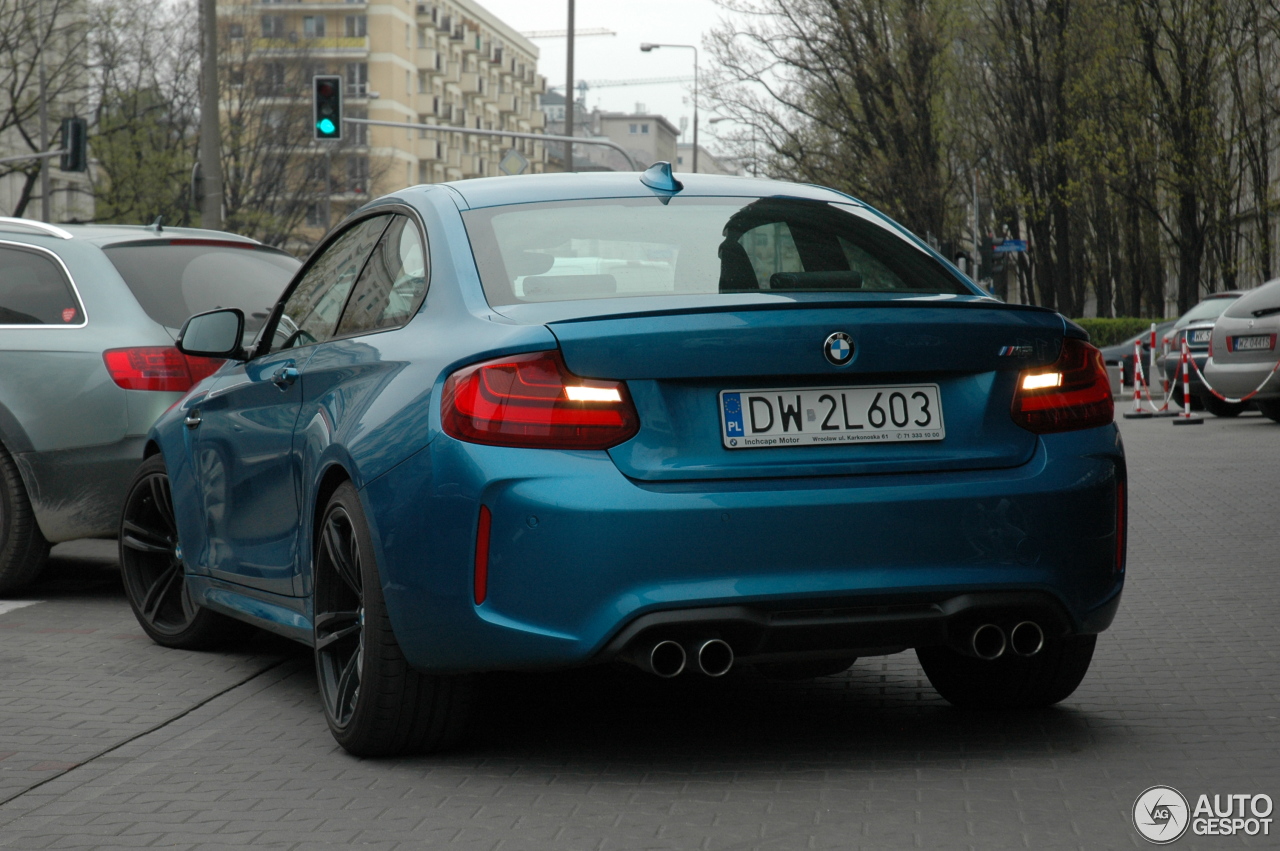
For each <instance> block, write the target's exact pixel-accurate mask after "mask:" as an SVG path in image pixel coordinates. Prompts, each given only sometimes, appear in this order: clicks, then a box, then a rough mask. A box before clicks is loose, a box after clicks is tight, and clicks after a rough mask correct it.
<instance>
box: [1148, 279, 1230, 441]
mask: <svg viewBox="0 0 1280 851" xmlns="http://www.w3.org/2000/svg"><path fill="white" fill-rule="evenodd" d="M1242 295H1244V292H1243V291H1241V290H1228V291H1227V292H1222V293H1210V294H1209V295H1207V296H1205V297H1204V298H1203V299H1202V300H1201V301H1200V302H1199V303H1198V304H1196V305H1195V306H1194V307H1192V308H1191V309H1190V310H1188V311H1187V312H1186V313H1184V314H1182V315H1181V316H1179V317H1178V321H1177V322H1175V323H1173V328H1172V329H1171V330H1170V331H1169V351H1168V352H1167V353H1166V354H1165V356H1164V357H1163V358H1161V359H1160V361H1159V362H1158V365H1159V367H1160V370H1161V372H1162V373H1163V374H1164V377H1165V378H1166V379H1167V380H1168V381H1169V382H1170V386H1171V387H1172V389H1173V400H1174V401H1175V402H1177V403H1178V404H1179V405H1181V404H1182V403H1183V402H1182V373H1181V371H1180V370H1179V365H1180V364H1181V363H1182V340H1183V338H1184V337H1185V338H1186V340H1187V349H1188V351H1189V352H1190V353H1191V359H1192V360H1194V361H1195V363H1196V366H1198V367H1200V369H1204V365H1205V361H1207V360H1208V359H1209V337H1210V335H1211V334H1212V332H1213V323H1214V322H1216V321H1217V320H1218V317H1219V316H1221V315H1222V312H1223V311H1224V310H1226V309H1227V308H1228V307H1230V306H1231V304H1232V302H1234V301H1235V300H1236V299H1238V298H1240V296H1242ZM1187 384H1188V386H1189V387H1190V389H1191V405H1192V407H1195V408H1204V409H1205V410H1207V411H1208V412H1209V413H1211V414H1213V415H1214V416H1215V417H1234V416H1238V415H1239V414H1240V412H1241V411H1243V410H1244V409H1245V408H1246V407H1248V406H1247V405H1233V404H1231V403H1229V402H1223V401H1222V400H1220V399H1218V398H1217V397H1216V396H1214V395H1213V394H1212V393H1210V392H1209V391H1208V390H1205V388H1204V383H1203V382H1202V381H1201V380H1200V375H1199V373H1198V372H1197V371H1196V370H1194V369H1193V370H1191V374H1190V378H1189V381H1188V382H1187Z"/></svg>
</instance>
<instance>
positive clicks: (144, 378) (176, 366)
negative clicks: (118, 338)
mask: <svg viewBox="0 0 1280 851" xmlns="http://www.w3.org/2000/svg"><path fill="white" fill-rule="evenodd" d="M102 360H103V361H104V362H105V363H106V365H107V372H108V373H110V374H111V380H112V381H114V382H115V383H116V384H118V385H119V386H121V387H123V388H124V389H125V390H171V391H176V392H178V393H185V392H187V391H188V390H190V389H191V387H192V385H194V384H195V383H196V382H197V381H199V380H201V379H202V378H205V377H207V376H209V375H212V374H213V373H214V372H216V371H217V369H218V367H220V366H222V364H223V363H224V361H223V360H221V359H220V358H198V357H193V356H191V355H184V354H183V353H182V352H180V351H178V350H177V349H175V348H174V347H173V346H135V347H133V348H128V349H108V350H107V351H105V352H103V353H102Z"/></svg>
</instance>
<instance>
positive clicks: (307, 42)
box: [252, 33, 369, 58]
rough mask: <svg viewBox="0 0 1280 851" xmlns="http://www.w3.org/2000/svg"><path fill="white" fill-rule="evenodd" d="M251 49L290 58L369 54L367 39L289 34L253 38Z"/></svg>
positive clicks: (362, 37)
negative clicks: (308, 36)
mask: <svg viewBox="0 0 1280 851" xmlns="http://www.w3.org/2000/svg"><path fill="white" fill-rule="evenodd" d="M252 46H253V49H254V51H255V52H257V53H264V54H274V55H291V56H314V57H316V58H323V57H343V56H360V55H366V54H368V52H369V37H368V36H367V35H365V36H352V37H347V36H324V37H322V38H306V37H304V36H300V35H298V34H297V33H289V35H287V36H286V37H284V38H255V39H253V45H252Z"/></svg>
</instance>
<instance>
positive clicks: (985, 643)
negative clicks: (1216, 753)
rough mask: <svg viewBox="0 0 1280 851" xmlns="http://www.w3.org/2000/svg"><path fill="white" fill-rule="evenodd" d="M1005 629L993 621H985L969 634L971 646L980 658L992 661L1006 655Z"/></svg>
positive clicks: (975, 654) (974, 653)
mask: <svg viewBox="0 0 1280 851" xmlns="http://www.w3.org/2000/svg"><path fill="white" fill-rule="evenodd" d="M1004 647H1005V639H1004V630H1003V629H1001V628H1000V627H998V626H996V625H995V624H993V623H984V624H983V625H982V626H980V627H978V628H977V629H975V630H974V631H973V635H971V636H969V648H970V649H971V650H972V651H973V655H974V656H977V657H978V658H979V659H986V660H987V661H988V662H990V661H991V660H993V659H999V658H1000V657H1001V656H1002V655H1004Z"/></svg>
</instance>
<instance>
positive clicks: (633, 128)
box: [561, 116, 640, 133]
mask: <svg viewBox="0 0 1280 851" xmlns="http://www.w3.org/2000/svg"><path fill="white" fill-rule="evenodd" d="M563 117H564V116H561V118H563ZM631 132H632V133H639V132H640V125H639V124H632V125H631Z"/></svg>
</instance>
